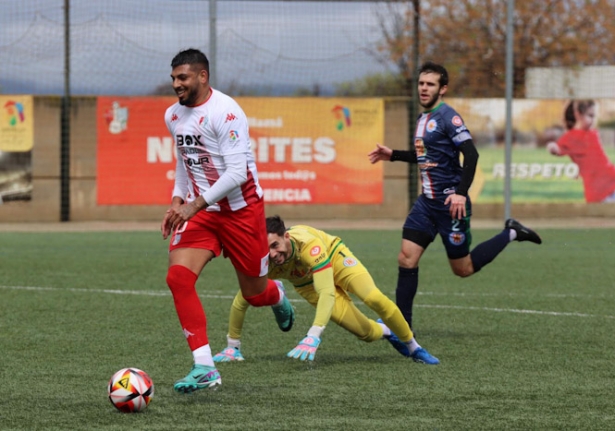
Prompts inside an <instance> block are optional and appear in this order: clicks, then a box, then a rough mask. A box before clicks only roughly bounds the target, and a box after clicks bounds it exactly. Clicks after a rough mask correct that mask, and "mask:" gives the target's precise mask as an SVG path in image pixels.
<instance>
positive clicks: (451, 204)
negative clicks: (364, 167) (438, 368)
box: [368, 62, 542, 327]
mask: <svg viewBox="0 0 615 431" xmlns="http://www.w3.org/2000/svg"><path fill="white" fill-rule="evenodd" d="M447 89H448V72H447V71H446V69H445V68H444V67H443V66H441V65H439V64H436V63H432V62H427V63H425V64H423V65H422V66H421V69H420V70H419V80H418V89H417V90H418V95H419V97H420V104H421V106H422V107H423V113H422V114H421V115H420V116H419V118H418V122H417V126H416V133H415V136H414V148H415V149H414V150H412V151H400V150H391V149H390V148H388V147H386V146H384V145H377V147H376V149H374V150H373V151H371V152H370V153H369V154H368V158H369V161H370V162H371V163H377V162H379V161H381V160H390V161H396V160H400V161H404V162H408V163H418V167H419V169H420V172H421V183H422V188H423V192H422V194H421V195H420V196H419V197H418V199H417V200H416V202H415V203H414V205H413V206H412V210H411V211H410V214H408V217H407V218H406V222H405V223H404V227H403V238H402V244H401V250H400V252H399V255H398V264H399V274H398V279H397V289H396V292H395V293H396V298H397V305H398V306H399V308H400V309H401V311H402V313H403V314H404V317H405V318H406V320H407V321H408V323H409V324H410V326H411V327H412V305H413V302H414V297H415V295H416V291H417V289H418V282H419V281H418V280H419V260H420V258H421V256H422V255H423V252H424V251H425V250H426V249H427V247H428V246H429V244H431V242H432V241H433V240H434V239H435V238H436V236H437V235H438V234H439V235H440V237H441V239H442V243H443V244H444V248H445V249H446V254H447V256H448V259H449V264H450V266H451V269H452V270H453V273H455V275H458V276H460V277H468V276H470V275H472V274H474V273H476V272H478V271H480V269H481V268H483V267H484V266H485V265H487V264H488V263H490V262H491V261H492V260H493V259H495V257H496V256H497V255H498V254H499V253H500V252H501V251H502V250H504V248H505V247H506V246H507V245H508V244H509V243H510V242H511V241H515V240H516V241H530V242H533V243H536V244H540V243H541V242H542V240H541V239H540V237H539V236H538V234H536V232H534V231H533V230H531V229H528V228H526V227H525V226H523V225H522V224H521V223H519V222H518V221H516V220H514V219H509V220H507V221H506V223H505V224H504V230H502V232H500V233H499V234H497V235H496V236H494V237H493V238H491V239H489V240H487V241H485V242H482V243H481V244H478V245H477V246H476V247H474V249H473V250H472V251H471V252H470V245H471V242H472V234H471V231H470V217H471V216H472V203H471V202H470V197H469V196H468V190H469V189H470V185H471V184H472V181H473V179H474V173H475V171H476V165H477V162H478V151H477V150H476V147H475V146H474V142H473V141H472V136H471V135H470V131H469V130H468V129H467V127H466V125H465V123H464V122H463V119H462V118H461V116H460V115H459V114H458V113H457V112H456V111H455V110H454V109H453V108H452V107H450V106H449V105H447V104H446V103H444V101H443V97H444V94H445V93H446V90H447ZM460 153H461V154H463V165H461V164H460V162H459V155H460Z"/></svg>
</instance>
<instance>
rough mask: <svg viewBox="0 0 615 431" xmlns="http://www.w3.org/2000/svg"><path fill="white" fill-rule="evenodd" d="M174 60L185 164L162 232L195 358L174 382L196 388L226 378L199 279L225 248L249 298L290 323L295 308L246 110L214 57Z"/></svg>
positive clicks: (174, 126) (172, 114)
mask: <svg viewBox="0 0 615 431" xmlns="http://www.w3.org/2000/svg"><path fill="white" fill-rule="evenodd" d="M171 67H172V72H171V79H172V83H173V89H174V90H175V93H176V94H177V97H178V99H179V100H178V102H177V103H175V104H174V105H172V106H171V107H169V108H168V109H167V111H166V113H165V116H164V118H165V122H166V125H167V128H168V129H169V132H170V133H171V135H172V136H173V139H174V141H175V145H176V149H177V165H176V170H175V186H174V189H173V193H172V203H171V207H170V208H169V209H168V210H167V211H166V213H165V215H164V219H163V220H162V224H161V231H162V236H163V238H164V239H166V238H168V237H169V236H171V241H170V245H169V267H168V272H167V277H166V281H167V284H168V286H169V289H170V290H171V293H172V295H173V301H174V304H175V309H176V311H177V315H178V317H179V321H180V324H181V326H182V330H183V333H184V335H185V336H186V339H187V341H188V345H189V347H190V350H191V351H192V356H193V361H194V364H193V367H192V370H191V371H190V372H189V373H188V375H187V376H186V377H184V378H183V379H180V380H178V381H177V382H175V384H174V389H175V390H176V391H177V392H182V393H189V392H193V391H195V390H198V389H202V388H208V387H213V386H216V385H219V384H220V383H221V378H220V373H219V372H218V370H217V369H216V367H215V364H214V361H213V357H212V354H211V348H210V346H209V340H208V337H207V319H206V316H205V311H204V310H203V306H202V304H201V301H200V299H199V297H198V295H197V292H196V288H195V283H196V280H197V278H198V277H199V275H200V274H201V271H202V270H203V268H204V267H205V266H206V265H207V263H208V262H209V261H210V260H211V259H213V258H214V257H217V256H219V255H220V253H221V252H222V250H223V249H224V256H225V257H228V258H229V259H230V261H231V263H232V265H233V267H234V268H235V273H236V275H237V279H238V281H239V287H240V289H241V294H242V295H243V297H244V298H245V300H246V301H247V302H248V303H250V304H251V305H253V306H256V307H262V306H272V308H273V311H274V314H275V316H276V320H277V322H278V325H279V326H280V328H282V329H283V330H288V329H290V327H291V326H292V324H293V321H294V309H293V307H292V306H291V304H290V302H289V301H288V299H287V298H286V295H285V294H284V291H283V289H280V288H279V287H278V285H277V284H276V283H275V282H274V281H273V280H269V279H268V278H267V271H268V269H269V246H268V243H267V235H266V227H265V209H264V203H263V190H262V188H261V187H260V185H259V182H258V174H257V171H256V164H255V162H254V158H253V156H252V152H251V150H250V140H249V135H248V120H247V118H246V115H245V114H244V112H243V110H242V109H241V108H240V107H239V105H238V104H237V103H236V102H235V101H234V100H233V99H232V98H230V97H229V96H227V95H225V94H223V93H221V92H220V91H218V90H215V89H213V88H211V87H210V85H209V61H208V60H207V57H206V56H205V55H204V54H203V53H202V52H200V51H198V50H196V49H188V50H185V51H181V52H180V53H178V54H177V55H176V56H175V57H174V58H173V60H172V62H171Z"/></svg>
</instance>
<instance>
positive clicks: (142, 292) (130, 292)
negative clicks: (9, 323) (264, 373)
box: [0, 286, 615, 319]
mask: <svg viewBox="0 0 615 431" xmlns="http://www.w3.org/2000/svg"><path fill="white" fill-rule="evenodd" d="M0 289H10V290H36V291H56V292H61V291H64V292H80V293H107V294H113V295H143V296H171V292H168V291H158V290H116V289H76V288H58V287H42V286H0ZM424 294H429V295H431V294H435V293H430V292H427V293H424ZM446 295H451V294H449V293H447V294H446ZM479 295H480V294H477V295H474V296H479ZM459 296H465V295H463V294H461V295H459ZM490 296H495V295H490ZM555 296H557V295H555ZM568 296H570V297H576V295H565V296H564V297H568ZM199 297H201V298H210V299H233V298H235V295H211V294H207V295H203V294H201V295H199ZM289 299H290V298H289ZM290 301H291V302H305V301H304V300H298V299H290ZM416 307H419V308H439V309H451V310H472V311H492V312H496V313H517V314H535V315H542V316H565V317H588V318H602V319H615V316H609V315H599V314H587V313H576V312H559V311H542V310H524V309H515V308H491V307H473V306H462V305H437V304H436V305H430V304H417V305H416Z"/></svg>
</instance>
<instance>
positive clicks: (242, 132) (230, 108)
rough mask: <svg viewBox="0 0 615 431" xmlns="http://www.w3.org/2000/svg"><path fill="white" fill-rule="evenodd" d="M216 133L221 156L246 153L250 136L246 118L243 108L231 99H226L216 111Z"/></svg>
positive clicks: (248, 149)
mask: <svg viewBox="0 0 615 431" xmlns="http://www.w3.org/2000/svg"><path fill="white" fill-rule="evenodd" d="M217 115H218V116H219V118H218V119H217V121H216V124H217V127H216V130H215V131H216V134H217V135H218V141H219V143H220V147H219V148H220V155H221V156H223V157H226V156H229V155H232V154H237V153H248V152H249V151H250V136H249V127H248V118H247V117H246V114H245V113H244V112H243V109H241V107H240V106H239V105H238V104H237V103H236V102H235V101H234V100H233V99H230V98H229V99H228V100H227V101H226V103H225V104H224V105H223V107H221V108H220V110H219V111H218V112H217Z"/></svg>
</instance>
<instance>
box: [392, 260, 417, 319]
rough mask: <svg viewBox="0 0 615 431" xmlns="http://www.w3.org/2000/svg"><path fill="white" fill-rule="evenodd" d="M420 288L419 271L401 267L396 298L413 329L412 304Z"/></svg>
mask: <svg viewBox="0 0 615 431" xmlns="http://www.w3.org/2000/svg"><path fill="white" fill-rule="evenodd" d="M418 287H419V269H418V267H417V268H402V267H401V266H400V267H399V275H398V277H397V289H396V290H395V297H396V302H397V306H398V307H399V309H400V310H401V314H403V315H404V318H405V319H406V322H408V325H410V327H411V328H412V304H413V303H414V296H415V295H416V291H417V289H418Z"/></svg>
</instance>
